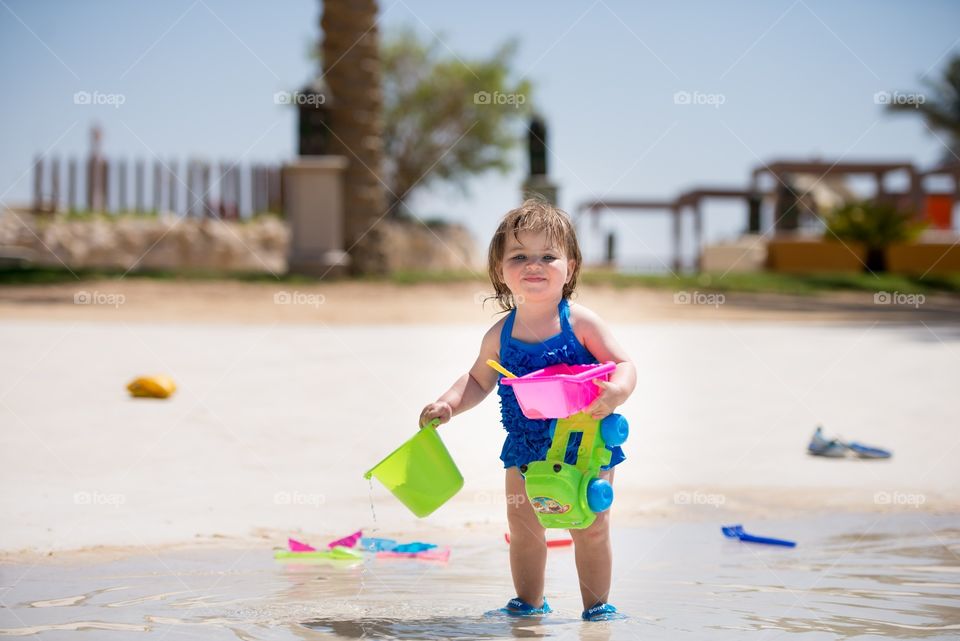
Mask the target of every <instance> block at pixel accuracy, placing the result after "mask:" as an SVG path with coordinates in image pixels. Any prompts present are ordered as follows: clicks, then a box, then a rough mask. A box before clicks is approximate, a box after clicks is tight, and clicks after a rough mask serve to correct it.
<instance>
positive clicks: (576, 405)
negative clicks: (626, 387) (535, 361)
mask: <svg viewBox="0 0 960 641" xmlns="http://www.w3.org/2000/svg"><path fill="white" fill-rule="evenodd" d="M616 368H617V365H616V363H614V362H613V361H607V362H606V363H600V364H599V365H564V364H560V365H551V366H550V367H545V368H543V369H538V370H537V371H535V372H530V373H529V374H527V375H526V376H520V377H518V378H507V377H504V378H501V379H500V382H501V383H503V384H504V385H510V386H511V387H513V392H514V394H515V395H516V397H517V402H518V403H519V404H520V409H521V410H522V411H523V415H524V416H526V417H527V418H534V419H544V418H567V417H568V416H572V415H573V414H576V413H577V412H579V411H580V410H582V409H584V408H585V407H587V406H588V405H590V403H592V402H593V400H594V399H595V398H597V396H599V395H600V387H599V386H597V385H596V383H594V382H593V381H594V379H597V378H599V379H602V380H605V381H606V380H609V379H610V374H611V373H612V372H613V371H614V370H615V369H616Z"/></svg>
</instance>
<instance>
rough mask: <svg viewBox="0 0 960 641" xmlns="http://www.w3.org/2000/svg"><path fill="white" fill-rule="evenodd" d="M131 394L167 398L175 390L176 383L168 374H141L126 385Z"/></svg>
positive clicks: (142, 396)
mask: <svg viewBox="0 0 960 641" xmlns="http://www.w3.org/2000/svg"><path fill="white" fill-rule="evenodd" d="M127 390H129V392H130V395H131V396H136V397H141V398H167V397H168V396H170V395H171V394H173V393H174V392H176V391H177V385H176V383H174V382H173V379H172V378H170V377H169V376H164V375H162V374H161V375H159V376H141V377H140V378H137V379H135V380H133V381H131V382H130V384H129V385H127Z"/></svg>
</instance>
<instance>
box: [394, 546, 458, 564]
mask: <svg viewBox="0 0 960 641" xmlns="http://www.w3.org/2000/svg"><path fill="white" fill-rule="evenodd" d="M377 558H378V559H419V560H421V561H440V562H441V563H446V562H447V561H449V560H450V548H435V549H432V550H422V551H420V552H389V551H387V552H377Z"/></svg>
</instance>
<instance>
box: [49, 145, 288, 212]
mask: <svg viewBox="0 0 960 641" xmlns="http://www.w3.org/2000/svg"><path fill="white" fill-rule="evenodd" d="M33 172H34V181H33V209H34V211H35V212H38V213H53V212H104V213H110V214H117V213H131V214H132V213H136V214H158V213H161V212H167V213H172V214H175V215H178V216H188V217H196V218H200V217H210V218H213V217H217V218H224V219H228V220H230V219H232V220H236V219H245V218H250V217H251V216H253V215H256V214H260V213H264V212H273V213H276V214H281V213H282V212H283V188H282V185H281V178H280V176H281V174H280V166H279V165H268V164H257V163H253V164H247V165H241V164H237V163H228V162H219V163H211V162H208V161H202V160H188V161H186V162H185V163H183V164H182V165H181V164H180V163H178V162H177V161H175V160H171V161H166V162H164V161H160V160H154V161H153V162H152V163H148V162H146V161H144V160H142V159H139V160H134V161H132V162H130V161H128V160H127V159H116V160H110V159H107V158H102V157H92V156H91V157H88V158H87V159H86V160H84V161H78V160H77V159H76V158H69V159H66V161H64V162H61V159H60V158H57V157H53V158H42V157H40V158H37V160H36V162H35V163H34V168H33Z"/></svg>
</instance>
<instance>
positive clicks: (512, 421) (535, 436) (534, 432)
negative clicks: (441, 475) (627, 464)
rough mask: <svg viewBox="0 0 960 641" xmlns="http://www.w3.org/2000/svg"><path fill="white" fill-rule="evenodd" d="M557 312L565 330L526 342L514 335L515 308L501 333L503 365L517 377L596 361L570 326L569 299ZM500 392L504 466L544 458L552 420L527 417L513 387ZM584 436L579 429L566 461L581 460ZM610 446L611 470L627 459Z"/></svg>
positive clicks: (570, 444) (502, 389)
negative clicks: (581, 443) (554, 367)
mask: <svg viewBox="0 0 960 641" xmlns="http://www.w3.org/2000/svg"><path fill="white" fill-rule="evenodd" d="M557 311H558V312H559V314H560V328H561V332H560V333H559V334H557V335H556V336H551V337H550V338H548V339H547V340H545V341H543V342H542V343H525V342H523V341H520V340H517V339H516V338H513V337H512V336H511V334H512V333H513V321H514V319H515V318H516V315H517V310H516V309H513V310H511V311H510V315H509V316H508V317H507V320H506V322H505V323H504V324H503V329H502V330H501V332H500V364H501V365H503V366H504V367H505V368H506V369H507V370H508V371H510V372H513V373H514V374H516V375H517V376H524V375H525V374H529V373H530V372H534V371H536V370H538V369H543V368H544V367H547V366H549V365H556V364H558V363H565V364H567V365H582V364H586V363H596V362H597V359H596V358H594V356H593V354H591V353H590V352H589V351H587V348H586V347H584V346H583V344H582V343H581V342H580V341H579V340H578V339H577V337H576V335H575V334H574V333H573V329H572V328H571V327H570V305H569V303H568V302H567V299H566V298H564V299H561V300H560V305H559V306H558V308H557ZM500 378H503V376H501V377H500ZM497 394H499V395H500V415H501V419H502V421H503V427H504V429H505V430H507V440H506V441H505V442H504V444H503V451H502V452H501V453H500V460H502V461H503V467H504V468H508V467H513V466H520V465H526V464H527V463H529V462H530V461H540V460H543V458H544V457H545V456H546V455H547V450H548V449H550V431H549V429H550V420H549V419H531V418H527V417H526V416H524V415H523V412H522V411H521V410H520V405H519V404H518V403H517V397H516V396H514V393H513V388H512V387H510V386H509V385H503V384H500V385H498V386H497ZM580 438H581V434H580V433H579V432H575V433H573V434H572V435H571V436H570V441H569V442H568V443H567V453H566V456H565V457H564V460H565V461H566V462H567V463H568V464H570V465H573V464H575V463H576V461H577V448H578V447H580ZM608 449H609V450H610V451H611V452H612V455H611V457H610V464H609V465H606V466H604V467H603V469H609V468H611V467H613V466H614V465H617V464H618V463H621V462H623V460H624V459H626V456H625V455H624V453H623V450H622V449H621V448H620V447H619V446H617V447H609V448H608Z"/></svg>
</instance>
